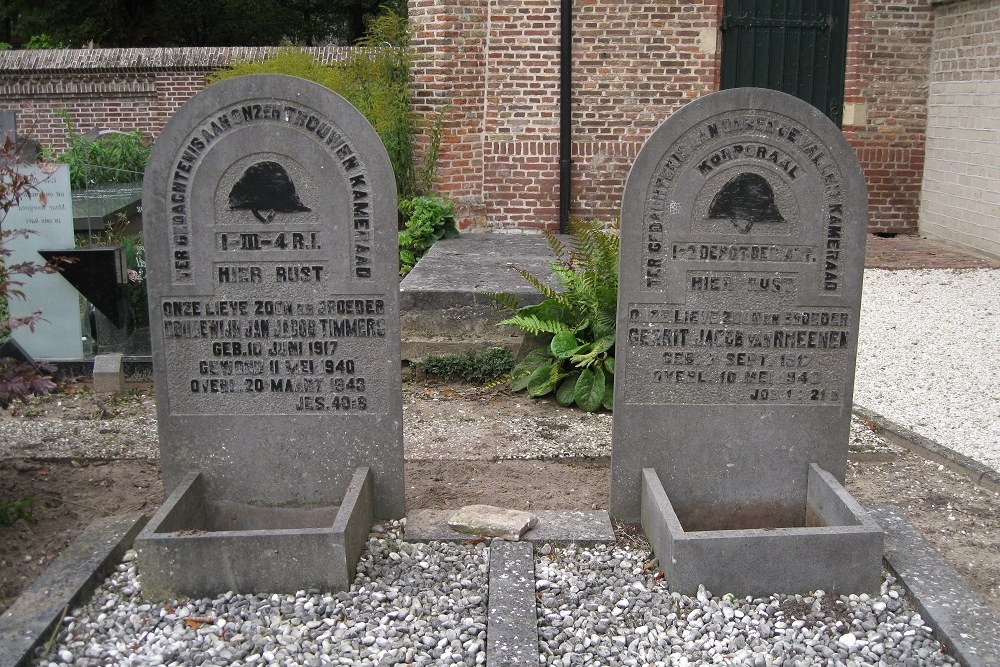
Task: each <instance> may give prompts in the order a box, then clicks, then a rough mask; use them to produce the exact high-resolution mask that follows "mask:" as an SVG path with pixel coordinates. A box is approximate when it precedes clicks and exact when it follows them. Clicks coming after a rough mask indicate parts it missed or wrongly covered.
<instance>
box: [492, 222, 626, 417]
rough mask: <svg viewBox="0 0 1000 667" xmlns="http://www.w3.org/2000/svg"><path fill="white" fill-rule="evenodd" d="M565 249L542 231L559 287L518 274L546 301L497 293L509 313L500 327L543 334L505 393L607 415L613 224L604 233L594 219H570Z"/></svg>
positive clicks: (614, 276)
mask: <svg viewBox="0 0 1000 667" xmlns="http://www.w3.org/2000/svg"><path fill="white" fill-rule="evenodd" d="M569 232H570V246H569V248H566V247H565V246H564V245H563V243H562V242H561V241H560V240H559V238H558V237H556V235H555V234H552V233H549V232H547V233H546V235H545V236H546V239H547V240H548V242H549V247H550V248H551V249H552V252H553V253H554V254H555V256H556V259H555V260H554V261H551V262H550V265H551V267H552V271H553V272H554V274H555V277H556V279H557V280H558V283H559V289H556V288H554V287H552V286H550V285H547V284H545V283H544V282H543V281H542V280H540V279H539V278H537V277H536V276H534V275H532V274H531V273H529V272H528V271H526V270H524V269H521V268H517V267H515V268H516V269H517V271H518V273H520V274H521V276H522V277H523V278H524V279H525V280H527V281H528V282H529V283H531V285H532V286H534V287H535V289H537V290H538V291H539V292H541V293H542V294H543V295H544V296H545V300H544V301H542V302H541V303H539V304H536V305H531V306H523V307H521V308H517V307H516V301H514V300H512V299H509V298H503V297H501V296H498V300H499V301H500V302H501V304H502V305H505V306H507V307H508V308H509V309H510V310H512V311H513V314H512V315H511V316H510V317H508V318H506V319H505V320H503V321H502V322H500V324H505V325H513V326H515V327H518V328H519V329H521V330H522V331H525V332H526V333H529V334H532V335H535V336H543V337H544V338H545V340H546V342H547V344H546V345H545V346H543V347H541V348H538V349H536V350H533V351H532V352H530V353H529V354H528V355H527V356H526V357H525V358H524V360H523V361H522V362H521V363H519V364H518V365H517V366H515V367H514V370H513V371H512V372H511V380H510V384H511V388H512V389H514V390H515V391H520V390H525V389H526V390H527V391H528V393H529V394H530V395H531V396H545V395H547V394H551V393H553V392H554V393H555V397H556V400H557V401H558V402H559V404H560V405H563V406H570V405H574V404H575V405H577V406H579V407H581V408H583V409H584V410H586V411H588V412H594V411H595V410H598V409H599V408H601V407H604V408H605V409H607V410H611V409H612V407H613V400H614V399H613V397H614V373H615V357H614V346H615V318H616V308H617V301H618V251H619V242H618V234H617V223H616V224H615V225H614V226H613V228H612V229H611V230H610V231H607V232H606V231H604V229H603V228H602V226H601V225H600V224H599V223H597V222H582V221H578V220H573V221H571V223H570V228H569Z"/></svg>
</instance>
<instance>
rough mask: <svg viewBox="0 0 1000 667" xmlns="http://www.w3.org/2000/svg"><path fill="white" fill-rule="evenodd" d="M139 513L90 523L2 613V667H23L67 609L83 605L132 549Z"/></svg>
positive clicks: (142, 520) (139, 523) (142, 519)
mask: <svg viewBox="0 0 1000 667" xmlns="http://www.w3.org/2000/svg"><path fill="white" fill-rule="evenodd" d="M145 523H146V517H145V516H143V515H142V514H139V513H133V514H126V515H120V516H116V517H110V518H107V519H100V520H98V521H95V522H94V523H92V524H91V525H90V526H88V527H87V528H86V529H85V530H84V531H83V533H81V534H80V536H79V537H77V538H76V539H75V540H73V542H71V543H70V545H69V546H68V547H66V549H64V550H63V551H62V552H61V553H60V554H59V556H58V557H57V558H56V559H55V560H54V561H52V564H51V565H49V567H48V568H46V569H45V571H44V572H42V574H41V575H40V576H39V577H38V579H36V580H35V581H34V583H32V584H31V585H30V586H29V587H28V588H27V589H26V590H25V591H24V592H23V593H21V595H20V597H18V598H17V600H15V601H14V603H13V604H12V605H11V606H10V607H9V608H8V609H7V610H6V611H5V612H4V613H3V615H2V616H0V667H20V665H27V664H29V663H30V662H31V661H32V660H33V658H34V649H35V648H36V647H38V646H41V645H42V644H43V643H44V642H46V641H48V639H49V637H50V636H51V634H52V633H53V632H55V631H57V626H58V624H59V622H60V620H61V619H62V617H63V615H65V613H66V611H67V610H68V609H71V608H72V607H74V606H76V605H78V604H82V603H83V602H85V601H86V599H87V597H88V596H89V595H90V594H91V593H92V592H93V591H94V589H96V588H97V587H98V586H100V584H101V582H102V581H103V580H104V578H105V577H106V576H107V575H108V574H110V573H111V572H112V571H113V570H114V568H115V566H116V565H117V564H118V563H119V562H120V561H121V559H122V557H123V556H124V555H125V552H126V551H127V550H128V549H130V548H131V547H132V542H133V540H134V539H135V537H136V535H137V534H138V533H139V531H140V530H141V529H142V527H143V525H144V524H145Z"/></svg>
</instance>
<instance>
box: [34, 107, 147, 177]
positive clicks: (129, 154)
mask: <svg viewBox="0 0 1000 667" xmlns="http://www.w3.org/2000/svg"><path fill="white" fill-rule="evenodd" d="M60 115H61V116H62V119H63V121H64V122H65V123H66V144H67V146H68V147H67V149H66V150H65V151H64V152H62V153H59V154H55V153H53V152H52V151H50V150H47V149H46V150H43V151H42V157H43V159H46V160H53V161H56V162H62V163H63V164H67V165H69V184H70V187H71V188H73V189H74V190H83V189H85V188H87V187H88V186H89V185H95V184H107V183H138V182H139V181H141V180H142V174H143V172H144V171H145V170H146V162H147V161H148V160H149V153H150V150H151V149H150V147H149V146H148V145H146V141H145V139H144V138H143V136H142V132H139V131H138V130H136V131H135V132H113V133H109V134H105V135H103V136H101V137H98V138H96V139H90V138H88V137H87V136H86V135H84V134H80V133H79V132H76V131H75V130H74V129H73V121H72V119H71V118H70V117H69V114H68V113H66V112H65V111H63V112H61V114H60Z"/></svg>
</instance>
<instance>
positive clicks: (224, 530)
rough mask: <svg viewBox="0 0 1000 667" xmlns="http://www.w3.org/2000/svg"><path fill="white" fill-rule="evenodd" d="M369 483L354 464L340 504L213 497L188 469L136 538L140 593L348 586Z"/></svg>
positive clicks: (363, 531)
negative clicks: (265, 503)
mask: <svg viewBox="0 0 1000 667" xmlns="http://www.w3.org/2000/svg"><path fill="white" fill-rule="evenodd" d="M372 487H373V485H372V477H371V472H370V471H369V470H368V469H367V468H359V469H358V470H356V471H355V473H354V476H353V478H352V480H351V484H350V485H349V488H348V491H347V493H346V494H345V497H344V502H343V503H342V504H341V505H339V506H326V507H312V508H288V507H281V508H267V507H252V506H246V505H235V504H232V503H226V504H219V503H212V502H211V500H210V499H209V498H207V497H206V495H205V484H204V481H203V480H202V477H201V475H200V474H199V473H197V472H192V473H190V474H188V475H187V476H186V477H185V478H184V479H183V480H182V482H181V484H179V485H178V486H177V488H176V489H175V490H174V492H173V493H171V494H170V497H169V498H167V501H166V502H165V503H164V504H163V506H162V507H161V508H160V510H159V511H158V512H157V513H156V515H154V516H153V518H152V519H151V520H150V522H149V524H148V525H147V526H146V528H145V529H144V530H143V531H142V533H141V534H140V535H139V537H138V538H137V539H136V550H137V552H138V554H139V577H140V583H141V585H142V590H143V594H144V595H145V596H146V597H147V598H149V599H152V600H163V599H167V598H177V597H180V596H188V597H204V596H213V595H217V594H219V593H223V592H226V591H239V592H243V593H265V592H266V593H275V592H278V593H293V592H295V591H298V590H306V589H310V588H319V589H321V590H325V591H339V590H346V589H347V588H349V587H350V584H351V582H352V581H353V580H354V571H355V566H356V564H357V561H358V558H359V556H360V555H361V551H362V550H363V549H364V545H365V542H366V541H367V539H368V534H369V532H370V530H371V525H372V521H373V507H372Z"/></svg>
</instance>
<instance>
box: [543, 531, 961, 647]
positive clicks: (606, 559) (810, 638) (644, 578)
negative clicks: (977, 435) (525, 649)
mask: <svg viewBox="0 0 1000 667" xmlns="http://www.w3.org/2000/svg"><path fill="white" fill-rule="evenodd" d="M542 551H543V552H544V551H549V555H548V556H541V557H537V558H536V561H535V578H536V583H535V587H536V591H537V599H538V628H539V630H538V631H539V646H540V652H541V664H544V665H594V666H597V665H637V666H638V665H642V666H645V665H656V666H661V665H707V664H726V665H787V666H789V667H790V666H792V665H796V666H798V665H817V664H824V665H825V664H829V665H844V666H845V667H851V666H860V665H913V666H915V665H956V664H958V663H956V662H954V661H953V660H952V659H951V658H950V657H949V656H947V655H945V654H943V653H942V652H941V646H940V644H939V643H938V642H937V641H936V640H934V639H933V637H932V635H931V628H930V627H928V626H927V625H926V624H925V623H924V621H923V619H922V618H921V617H920V615H919V614H917V613H915V612H914V611H913V610H912V609H911V608H910V607H909V605H908V603H907V602H906V600H905V598H904V595H903V593H902V590H901V589H900V588H899V587H898V586H896V585H895V584H894V583H893V581H892V579H891V578H890V579H888V580H887V581H886V582H885V583H884V584H883V586H882V591H881V595H878V596H874V597H869V596H868V595H850V596H839V597H838V596H835V595H832V594H825V593H823V592H822V591H817V592H816V593H815V595H812V596H801V595H799V596H778V595H774V596H771V597H767V598H757V599H753V598H734V597H732V596H726V597H724V598H721V599H720V598H717V597H712V596H711V594H710V593H709V592H707V591H705V590H704V589H703V588H702V589H700V590H699V592H698V594H697V595H696V596H694V597H689V596H686V595H681V594H679V593H671V592H670V591H668V590H667V588H666V586H664V585H663V584H662V582H660V581H659V580H658V579H657V577H656V575H655V574H654V572H655V569H653V568H649V569H647V568H646V562H647V561H648V559H649V558H650V556H649V551H648V550H640V549H636V548H629V547H620V546H600V547H593V548H587V549H581V548H574V547H570V548H566V549H562V550H551V548H550V547H548V546H545V547H543V548H542Z"/></svg>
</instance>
